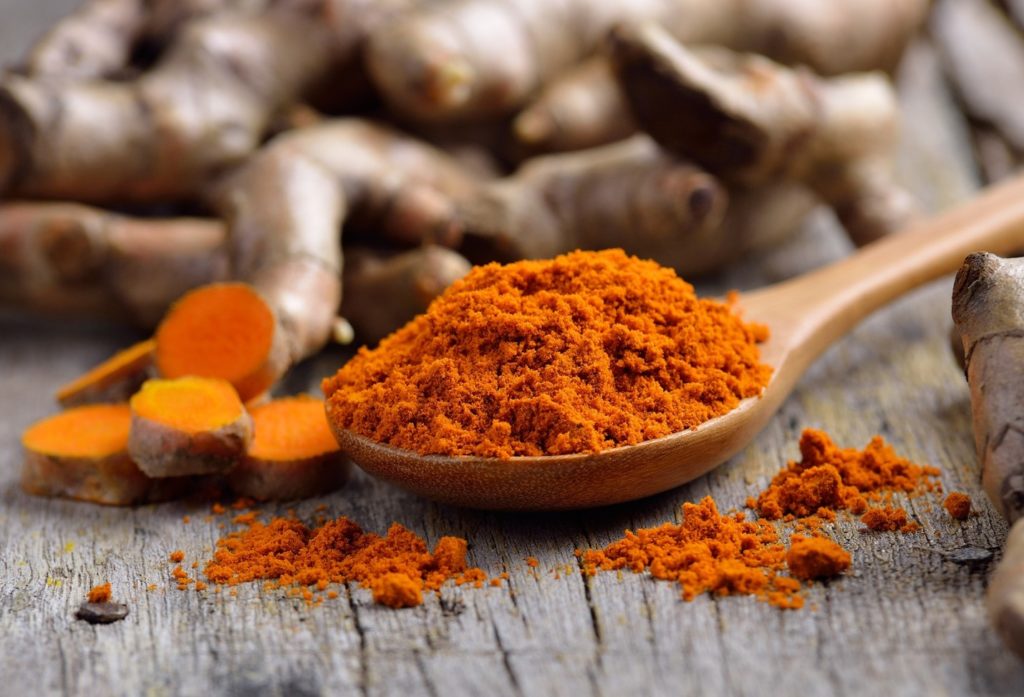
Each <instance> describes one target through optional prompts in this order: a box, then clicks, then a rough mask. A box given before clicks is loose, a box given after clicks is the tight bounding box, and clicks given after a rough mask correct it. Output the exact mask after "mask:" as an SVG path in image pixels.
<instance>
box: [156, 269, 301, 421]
mask: <svg viewBox="0 0 1024 697" xmlns="http://www.w3.org/2000/svg"><path fill="white" fill-rule="evenodd" d="M287 360H288V357H287V350H286V348H285V347H284V346H283V339H281V333H280V332H279V331H278V324H277V319H276V317H275V315H274V311H273V310H272V309H271V308H270V306H269V305H268V304H267V302H266V301H265V300H264V299H263V297H262V296H260V294H259V293H257V292H256V291H255V289H253V288H252V286H249V285H248V284H245V283H214V284H211V285H207V286H203V287H201V288H197V289H195V290H193V291H191V292H189V293H186V294H185V295H183V296H182V297H181V298H180V299H179V300H178V302H176V303H175V304H174V306H173V307H172V308H171V309H170V310H169V311H168V313H167V315H166V316H165V317H164V319H163V321H162V322H161V323H160V326H159V328H157V331H156V365H157V369H158V370H159V372H160V375H161V376H162V377H165V378H179V377H184V376H187V375H197V376H200V377H209V378H221V379H224V380H227V381H228V382H230V383H231V384H232V385H234V387H235V389H236V390H237V391H238V394H239V396H240V397H241V398H242V400H243V401H247V400H249V399H251V398H252V397H255V396H256V395H258V394H260V393H261V392H263V391H264V390H266V389H267V388H269V387H270V386H271V385H272V384H273V383H274V381H275V380H276V379H277V377H278V375H280V374H281V373H282V372H284V369H285V367H286V366H287Z"/></svg>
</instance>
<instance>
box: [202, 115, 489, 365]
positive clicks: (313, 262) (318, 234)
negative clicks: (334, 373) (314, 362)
mask: <svg viewBox="0 0 1024 697" xmlns="http://www.w3.org/2000/svg"><path fill="white" fill-rule="evenodd" d="M475 186H476V185H475V182H474V181H473V179H472V178H471V177H470V176H468V175H467V174H466V173H465V172H464V170H463V169H462V168H461V167H460V166H459V165H458V163H456V162H455V161H454V160H452V159H451V158H449V157H448V156H447V155H445V154H444V153H443V152H441V151H439V150H437V149H435V148H433V147H431V146H429V145H427V144H426V143H423V142H421V141H418V140H416V139H414V138H412V137H410V136H407V135H404V134H401V133H399V132H397V131H393V130H390V129H388V128H385V127H383V126H379V125H376V124H373V123H371V122H369V121H363V120H360V119H341V120H337V121H326V122H324V123H322V124H318V125H315V126H312V127H310V128H306V129H301V130H297V131H293V132H289V133H285V134H283V135H281V136H279V137H278V138H276V139H275V140H274V141H272V142H271V143H270V145H268V146H267V147H266V148H264V149H263V150H262V151H260V153H259V154H258V155H256V156H255V157H254V158H252V159H251V160H250V161H249V163H247V164H246V166H245V167H244V168H242V170H241V171H239V172H238V173H237V174H236V175H235V176H233V177H232V178H231V179H230V180H229V181H227V182H226V183H225V184H224V186H223V187H222V188H221V189H220V190H219V192H218V193H217V196H216V198H217V201H216V205H217V206H218V208H219V209H220V210H221V212H222V214H223V216H224V218H225V219H226V220H227V221H228V224H229V230H230V232H229V240H228V247H229V250H230V254H231V274H232V276H233V277H234V278H236V279H239V280H243V281H246V282H248V283H250V284H252V286H253V287H255V288H256V289H257V290H258V291H259V292H260V294H261V295H263V297H264V298H266V299H267V301H268V302H269V304H270V306H271V307H272V308H273V310H274V312H275V313H276V314H277V316H278V319H279V321H280V323H281V326H282V327H283V330H284V334H285V338H286V343H287V346H288V352H289V361H288V362H287V365H290V364H292V363H294V362H297V361H299V360H301V359H303V358H305V357H307V356H309V355H312V354H313V353H315V352H317V351H318V350H320V348H322V347H323V345H324V344H325V343H326V342H327V340H328V338H329V337H330V336H331V331H332V328H333V326H334V324H335V317H336V314H337V312H338V307H339V304H340V301H341V280H340V275H341V243H340V235H341V229H342V227H343V226H344V227H345V229H346V231H347V232H348V231H352V230H360V229H361V230H367V229H372V230H374V231H376V232H378V233H379V234H383V235H387V236H389V237H391V238H392V239H396V240H398V241H401V242H421V241H429V240H431V239H437V240H440V241H445V242H447V243H449V244H451V243H454V241H455V240H456V239H457V238H456V237H454V236H453V231H452V228H451V222H452V218H453V201H454V200H455V199H456V198H459V197H463V196H465V195H467V194H468V192H470V191H472V190H474V188H475ZM287 365H285V368H287Z"/></svg>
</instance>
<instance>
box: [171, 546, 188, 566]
mask: <svg viewBox="0 0 1024 697" xmlns="http://www.w3.org/2000/svg"><path fill="white" fill-rule="evenodd" d="M169 558H170V560H171V561H172V562H173V563H175V564H180V563H181V562H183V561H184V560H185V553H184V552H182V551H181V550H180V549H176V550H174V551H173V552H171V556H170V557H169Z"/></svg>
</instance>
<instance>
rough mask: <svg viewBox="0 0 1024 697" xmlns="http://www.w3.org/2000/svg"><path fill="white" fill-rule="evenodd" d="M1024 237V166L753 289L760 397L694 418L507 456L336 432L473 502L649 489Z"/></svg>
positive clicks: (375, 457)
mask: <svg viewBox="0 0 1024 697" xmlns="http://www.w3.org/2000/svg"><path fill="white" fill-rule="evenodd" d="M1021 248H1024V177H1018V178H1017V179H1014V180H1012V181H1010V182H1009V183H1007V184H1003V185H1001V186H999V187H996V188H993V189H991V190H989V191H987V192H986V193H985V194H983V195H982V196H980V197H978V198H976V199H974V200H972V201H970V202H968V203H966V204H963V205H961V206H959V207H957V208H955V209H953V210H951V211H948V212H946V213H944V214H942V215H940V216H938V217H935V218H932V219H930V220H927V221H924V222H922V223H921V224H919V225H915V226H914V227H913V228H912V229H910V230H907V231H906V232H902V233H900V234H898V235H894V236H891V237H888V238H886V239H883V240H880V241H878V242H875V243H873V244H871V245H868V246H867V247H865V248H863V249H862V250H861V251H859V252H857V253H856V254H854V255H852V256H850V257H848V258H846V259H843V260H841V261H838V262H836V263H834V264H832V265H830V266H827V267H825V268H822V269H818V270H816V271H813V272H811V273H808V274H806V275H804V276H800V277H798V278H794V279H791V280H789V281H785V282H783V283H779V284H776V285H773V286H768V287H766V288H763V289H761V290H758V291H755V292H752V293H749V294H746V295H744V296H742V297H741V299H740V304H739V307H740V311H741V312H742V314H743V316H744V318H745V319H747V320H751V321H755V322H760V323H763V324H766V325H768V327H769V329H770V331H771V336H770V338H769V339H768V341H766V342H764V343H763V344H761V347H760V348H761V359H762V361H763V362H765V363H767V364H768V365H771V366H773V368H774V372H773V375H772V378H771V380H770V381H769V383H768V385H767V386H766V387H765V389H764V391H763V392H762V394H761V395H760V397H756V398H750V399H745V400H743V401H742V402H740V403H739V404H738V405H737V406H736V408H735V409H733V410H732V411H730V412H728V413H726V414H723V415H722V416H719V417H716V418H714V419H711V420H709V421H706V422H705V423H703V424H701V425H699V426H697V427H696V428H693V429H688V430H686V431H681V432H679V433H673V434H671V435H668V436H664V437H662V438H656V439H653V440H649V441H644V442H643V443H638V444H636V445H627V446H622V447H619V448H613V449H610V450H603V451H601V452H597V453H581V454H575V455H546V456H540V457H513V458H508V459H499V458H486V457H472V456H454V457H453V456H442V455H420V454H419V453H415V452H411V451H408V450H403V449H400V448H394V447H391V446H389V445H387V444H383V443H377V442H375V441H372V440H370V439H368V438H366V437H364V436H360V435H358V434H355V433H352V432H350V431H346V430H340V429H335V436H336V438H337V439H338V442H339V443H340V444H341V448H342V450H345V451H346V452H347V453H348V455H349V457H350V458H351V459H352V460H353V461H354V462H355V463H356V464H357V465H359V466H360V467H362V468H363V469H364V470H366V471H367V472H368V473H370V474H372V475H374V476H375V477H378V478H380V479H383V480H386V481H389V482H392V483H393V484H396V485H398V486H400V487H402V488H405V489H408V490H410V491H412V492H414V493H416V494H420V495H422V496H425V497H427V498H431V499H434V500H436V501H440V502H443V503H449V504H454V505H459V506H467V507H471V508H487V509H501V510H560V509H571V508H586V507H592V506H602V505H607V504H612V503H619V502H622V501H630V500H633V499H637V498H642V497H645V496H650V495H652V494H656V493H659V492H662V491H665V490H667V489H671V488H673V487H676V486H679V485H680V484H684V483H686V482H688V481H690V480H692V479H695V478H696V477H699V476H701V475H702V474H705V473H706V472H709V471H710V470H712V469H714V468H715V467H717V466H718V465H720V464H721V463H723V462H725V461H726V460H728V459H729V458H730V457H732V456H733V455H735V454H736V453H738V452H739V451H740V450H742V449H743V448H744V447H745V446H746V445H748V444H749V443H750V442H751V441H752V440H754V438H755V437H756V436H757V434H758V433H759V432H760V431H761V429H763V428H764V426H765V425H766V424H767V423H768V421H769V419H771V417H772V416H773V415H774V414H775V412H776V411H777V410H778V409H779V407H780V406H781V405H782V403H783V402H784V401H785V399H786V397H788V396H789V393H790V392H791V391H792V390H793V387H794V386H795V385H796V383H797V381H798V380H799V379H800V376H801V375H803V373H804V371H806V369H807V368H808V366H809V365H810V364H811V363H812V362H813V361H814V360H815V359H816V358H817V357H818V356H819V355H820V354H821V353H822V352H823V351H824V350H825V349H826V348H828V346H829V345H830V344H832V343H833V342H834V341H836V340H837V339H838V338H840V337H841V336H843V335H844V334H846V333H847V332H848V331H849V330H850V329H852V328H853V327H854V326H856V325H857V324H858V323H859V322H860V321H861V320H862V319H863V318H864V317H865V316H867V315H868V314H870V313H871V312H873V311H875V310H876V309H878V308H879V307H882V306H883V305H885V304H886V303H888V302H891V301H892V300H894V299H896V298H898V297H899V296H901V295H903V294H904V293H906V292H907V291H909V290H912V289H913V288H916V287H918V286H920V285H922V284H924V283H926V282H927V281H930V280H933V279H935V278H937V277H939V276H942V275H943V274H947V273H950V272H952V271H955V270H956V268H957V267H958V266H959V265H960V263H961V262H962V261H963V258H964V257H965V256H966V255H967V254H969V253H971V252H974V251H989V252H994V253H996V254H1008V253H1010V252H1012V251H1014V250H1016V249H1021Z"/></svg>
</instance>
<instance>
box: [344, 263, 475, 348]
mask: <svg viewBox="0 0 1024 697" xmlns="http://www.w3.org/2000/svg"><path fill="white" fill-rule="evenodd" d="M469 269H470V264H469V262H468V261H466V259H465V258H464V257H462V256H461V255H460V254H458V253H457V252H453V251H452V250H450V249H446V248H444V247H438V246H437V245H425V246H423V247H420V248H418V249H414V250H411V251H408V252H404V253H402V254H397V255H394V256H384V255H381V254H379V253H374V252H372V251H370V250H368V249H363V250H354V251H353V250H349V251H348V252H346V263H345V275H344V279H345V293H344V296H343V297H344V300H343V301H342V303H341V314H342V316H343V317H345V319H347V320H348V321H349V322H351V323H352V327H353V328H354V329H355V331H356V334H357V336H358V337H359V340H360V341H362V342H363V343H367V344H375V343H377V342H378V341H380V340H381V339H383V338H384V337H385V336H387V335H388V334H390V333H391V332H393V331H395V330H396V329H398V328H399V327H401V326H402V325H404V324H405V323H406V322H408V321H409V320H411V319H412V318H413V317H415V316H416V315H418V314H420V313H421V312H424V311H426V309H427V306H428V305H429V304H430V303H431V301H432V300H433V299H434V298H436V297H437V296H438V295H440V294H441V293H442V292H443V291H444V290H445V289H446V288H447V287H448V286H450V285H451V284H452V283H454V282H455V281H457V280H458V279H460V278H462V277H463V276H465V275H466V274H467V273H469Z"/></svg>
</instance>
